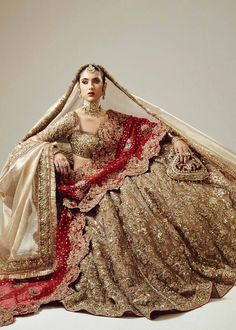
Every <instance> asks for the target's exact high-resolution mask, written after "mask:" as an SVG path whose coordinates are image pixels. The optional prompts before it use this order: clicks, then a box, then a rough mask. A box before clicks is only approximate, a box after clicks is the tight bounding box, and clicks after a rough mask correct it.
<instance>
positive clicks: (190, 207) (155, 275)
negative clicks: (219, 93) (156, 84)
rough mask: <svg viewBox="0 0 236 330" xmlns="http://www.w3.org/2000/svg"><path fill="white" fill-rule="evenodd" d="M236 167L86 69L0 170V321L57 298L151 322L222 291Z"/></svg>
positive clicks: (214, 146)
mask: <svg viewBox="0 0 236 330" xmlns="http://www.w3.org/2000/svg"><path fill="white" fill-rule="evenodd" d="M102 96H103V103H104V104H103V106H101V105H100V99H101V97H102ZM144 111H145V116H146V117H148V118H145V117H143V115H144ZM136 115H139V116H136ZM148 115H149V116H148ZM151 116H152V117H153V118H155V120H151ZM153 118H152V119H153ZM235 164H236V155H235V154H234V153H232V152H231V151H229V150H227V149H226V148H224V147H223V146H221V145H219V144H218V143H217V142H216V141H214V140H212V139H211V138H210V137H207V136H206V135H204V134H203V133H201V132H199V131H197V130H196V129H194V128H193V127H191V126H189V125H187V124H186V123H184V122H182V121H180V120H179V119H177V118H175V117H173V116H171V115H170V114H168V113H166V112H164V111H163V110H161V109H159V108H157V107H155V106H153V105H151V104H150V103H147V102H145V101H144V100H142V99H141V98H138V97H136V96H134V95H132V94H130V93H129V92H128V91H127V90H126V89H125V88H124V87H122V86H121V85H120V84H119V83H118V82H116V81H115V80H114V79H113V77H112V76H111V75H110V74H109V73H108V72H107V70H106V69H105V68H103V67H102V66H100V65H95V64H93V65H92V64H86V65H84V66H82V67H81V68H80V69H79V71H78V72H77V73H76V76H75V78H74V79H73V80H72V83H71V85H70V86H69V88H68V90H67V91H66V93H65V95H63V97H62V98H61V99H60V100H59V101H58V102H57V103H56V104H54V105H53V106H52V107H51V108H50V109H49V111H48V112H47V113H46V115H45V116H44V117H43V118H42V119H41V120H40V121H39V122H38V123H37V124H36V125H35V126H34V127H33V129H32V130H31V131H30V132H28V133H27V135H26V136H25V137H24V139H23V140H22V142H21V143H19V144H18V145H17V146H16V148H15V149H14V150H13V152H12V153H11V154H10V156H9V158H8V160H7V163H6V164H5V166H4V168H3V170H2V173H1V178H0V195H1V197H2V200H3V206H4V219H3V221H2V223H1V231H0V269H1V270H0V276H1V280H0V286H1V291H0V324H1V325H6V324H10V323H12V322H13V319H14V316H15V315H21V314H26V313H31V312H34V311H37V310H38V309H39V307H40V306H41V305H42V304H46V303H48V302H52V301H60V302H61V303H62V304H63V305H64V306H65V308H66V309H68V310H70V311H80V310H87V311H88V312H90V313H92V314H96V315H105V316H113V317H115V316H122V315H123V314H126V313H130V312H131V313H133V314H134V315H139V316H145V317H147V318H151V316H152V312H154V311H187V310H191V309H194V308H197V307H199V306H201V305H203V304H205V303H207V302H208V301H209V299H210V298H211V297H223V296H224V295H225V294H226V293H227V292H228V291H229V289H231V288H232V287H233V285H234V283H235V279H236V273H235V270H234V269H235V267H236V252H235V251H236V240H235V237H236V236H235V234H236V209H235V205H236V171H235Z"/></svg>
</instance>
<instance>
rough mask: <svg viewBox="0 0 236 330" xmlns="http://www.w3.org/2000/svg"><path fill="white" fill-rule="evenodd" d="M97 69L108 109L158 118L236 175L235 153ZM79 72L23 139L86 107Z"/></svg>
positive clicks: (152, 118) (104, 103)
mask: <svg viewBox="0 0 236 330" xmlns="http://www.w3.org/2000/svg"><path fill="white" fill-rule="evenodd" d="M97 66H98V67H100V68H101V69H102V70H103V71H104V73H105V75H106V81H107V88H106V97H105V99H104V100H103V101H102V104H103V107H104V108H106V109H109V108H110V109H113V110H116V111H119V112H121V113H126V114H131V115H134V116H137V117H145V118H147V119H149V120H150V121H155V119H159V120H161V121H163V122H164V123H165V124H166V125H167V126H168V128H169V130H170V131H171V132H173V133H175V134H178V135H181V136H182V137H183V138H184V139H185V140H186V142H187V143H188V144H189V145H190V146H192V147H193V148H195V150H197V151H198V152H200V153H202V154H203V155H204V156H206V157H210V158H211V160H212V161H214V162H215V163H217V164H218V166H220V167H221V166H223V167H224V170H226V171H227V170H228V171H229V172H230V173H231V175H233V176H236V154H235V153H234V152H233V151H231V150H230V149H228V148H226V147H225V146H223V145H222V144H220V143H219V142H218V141H216V140H215V139H213V138H211V137H210V136H208V135H207V134H205V133H203V132H201V131H200V130H198V129H197V128H195V127H193V126H191V125H189V124H188V123H186V122H184V121H183V120H181V119H179V118H177V117H176V116H174V115H172V114H170V113H169V112H167V111H166V110H164V109H162V108H160V107H159V106H157V105H154V104H152V103H150V102H148V101H147V100H145V99H143V98H141V97H139V96H137V95H134V94H132V93H130V92H129V91H128V90H127V89H126V88H125V87H123V86H122V85H121V84H120V83H119V82H118V81H117V80H115V79H114V78H113V77H112V75H111V74H110V73H109V72H108V71H107V70H106V69H105V68H104V67H103V66H101V65H97ZM78 72H80V69H79V70H78V71H77V73H76V74H75V77H74V79H73V80H72V82H71V83H70V85H69V86H68V88H67V90H66V92H65V93H64V94H63V95H62V96H61V97H60V98H59V99H58V100H57V101H56V102H55V103H54V104H53V105H52V106H51V107H50V108H49V109H48V110H47V111H46V113H45V115H44V116H43V117H42V118H41V119H40V120H39V122H38V123H37V124H36V125H35V126H34V127H33V128H32V129H31V130H30V131H29V132H28V133H27V134H26V135H25V137H24V138H23V140H26V139H27V138H29V137H30V136H32V135H34V134H36V133H38V132H39V131H41V130H42V129H43V128H45V127H46V126H47V125H50V124H51V123H54V122H56V121H57V120H58V119H60V118H61V117H62V116H64V115H65V114H66V113H67V112H69V111H72V110H74V109H76V108H78V107H80V106H81V105H82V99H81V98H80V96H79V93H78V81H77V79H78ZM221 163H223V164H221ZM224 165H226V167H227V168H225V166H224Z"/></svg>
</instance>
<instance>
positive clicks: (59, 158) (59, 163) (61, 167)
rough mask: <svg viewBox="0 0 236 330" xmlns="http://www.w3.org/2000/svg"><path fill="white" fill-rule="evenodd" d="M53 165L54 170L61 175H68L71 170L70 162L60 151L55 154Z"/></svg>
mask: <svg viewBox="0 0 236 330" xmlns="http://www.w3.org/2000/svg"><path fill="white" fill-rule="evenodd" d="M54 165H55V169H56V171H57V172H58V173H60V174H62V175H69V174H70V172H71V168H70V163H69V161H68V159H67V158H66V156H64V155H63V154H62V153H61V152H58V153H57V154H55V156H54Z"/></svg>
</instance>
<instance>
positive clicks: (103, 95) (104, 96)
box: [102, 92, 105, 100]
mask: <svg viewBox="0 0 236 330" xmlns="http://www.w3.org/2000/svg"><path fill="white" fill-rule="evenodd" d="M102 98H103V100H104V99H105V92H104V94H103V96H102Z"/></svg>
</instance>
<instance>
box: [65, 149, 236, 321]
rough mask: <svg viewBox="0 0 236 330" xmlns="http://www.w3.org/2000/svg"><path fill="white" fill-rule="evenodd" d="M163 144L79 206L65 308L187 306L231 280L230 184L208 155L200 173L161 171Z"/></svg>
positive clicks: (235, 234)
mask: <svg viewBox="0 0 236 330" xmlns="http://www.w3.org/2000/svg"><path fill="white" fill-rule="evenodd" d="M167 152H168V146H167V145H166V146H165V145H164V146H163V148H162V150H161V152H160V154H159V155H158V156H156V157H153V158H152V159H150V162H149V169H148V171H146V172H145V173H142V174H140V175H135V176H126V177H125V180H124V183H123V184H122V186H121V187H120V188H119V189H117V190H108V191H107V192H106V193H105V195H104V196H103V198H102V199H101V201H100V202H99V203H98V204H97V205H96V206H95V207H94V208H93V209H92V210H90V211H89V212H87V213H85V214H84V216H85V217H84V227H83V237H84V238H85V237H86V239H85V240H82V244H81V251H83V252H82V254H83V257H81V261H80V263H79V264H78V267H79V268H78V277H77V279H76V280H75V281H74V282H73V284H72V285H71V289H72V290H71V292H70V294H69V295H68V296H66V297H65V298H64V299H62V303H63V304H64V306H65V307H66V309H68V310H71V311H80V310H86V311H88V312H90V313H92V314H96V315H105V316H121V315H123V314H124V313H129V312H133V313H134V314H136V315H139V316H145V317H147V318H151V317H152V315H153V314H152V312H154V311H167V310H168V311H187V310H191V309H194V308H197V307H199V306H201V305H203V304H205V303H207V302H208V301H209V299H210V298H211V297H215V298H216V297H218V298H219V297H223V296H224V295H225V294H226V293H227V292H228V291H229V289H231V288H232V287H233V285H234V283H235V280H236V272H235V267H236V207H235V206H236V195H235V192H236V189H235V184H233V183H232V181H231V180H230V177H226V176H225V175H223V174H222V173H221V171H220V170H219V169H217V168H216V167H215V166H213V165H211V164H210V163H208V164H206V166H207V168H208V171H209V173H210V175H209V177H208V178H207V179H206V180H203V181H200V182H197V181H195V182H194V181H184V180H183V181H177V180H174V179H172V178H170V177H169V176H168V175H167V173H166V154H167Z"/></svg>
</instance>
